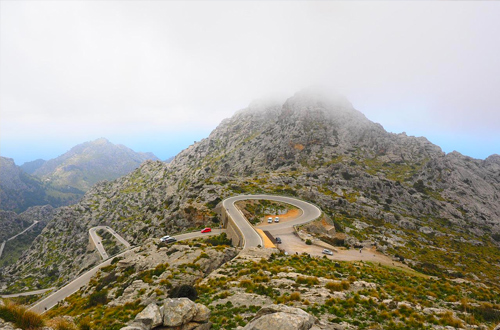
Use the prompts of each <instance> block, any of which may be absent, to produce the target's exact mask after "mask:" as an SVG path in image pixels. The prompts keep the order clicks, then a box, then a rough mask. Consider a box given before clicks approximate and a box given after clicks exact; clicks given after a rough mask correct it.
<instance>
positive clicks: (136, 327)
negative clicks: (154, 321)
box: [120, 322, 151, 330]
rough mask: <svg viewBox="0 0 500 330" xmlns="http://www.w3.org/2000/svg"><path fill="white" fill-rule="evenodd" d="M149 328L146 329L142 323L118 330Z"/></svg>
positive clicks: (144, 329) (142, 329) (143, 329)
mask: <svg viewBox="0 0 500 330" xmlns="http://www.w3.org/2000/svg"><path fill="white" fill-rule="evenodd" d="M149 329H151V328H148V327H146V326H145V325H144V324H143V323H135V322H134V323H132V324H130V325H127V326H126V327H123V328H121V329H120V330H149Z"/></svg>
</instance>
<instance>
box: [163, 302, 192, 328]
mask: <svg viewBox="0 0 500 330" xmlns="http://www.w3.org/2000/svg"><path fill="white" fill-rule="evenodd" d="M163 308H164V309H163V313H164V314H163V325H164V326H167V327H178V326H181V325H184V324H187V323H189V322H190V321H191V320H193V318H194V316H195V315H196V312H197V309H196V303H194V302H192V301H191V300H189V299H188V298H178V299H167V300H165V302H164V304H163Z"/></svg>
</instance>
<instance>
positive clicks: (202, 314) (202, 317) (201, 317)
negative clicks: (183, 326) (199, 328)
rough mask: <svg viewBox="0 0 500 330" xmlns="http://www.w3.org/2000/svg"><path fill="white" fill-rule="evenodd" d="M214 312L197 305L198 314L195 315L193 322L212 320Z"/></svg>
mask: <svg viewBox="0 0 500 330" xmlns="http://www.w3.org/2000/svg"><path fill="white" fill-rule="evenodd" d="M211 313H212V312H211V311H210V309H209V308H208V307H207V306H205V305H202V304H196V314H195V315H194V318H193V321H195V322H207V321H208V319H209V318H210V314H211Z"/></svg>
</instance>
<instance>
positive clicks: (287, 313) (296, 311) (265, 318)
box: [243, 305, 317, 330]
mask: <svg viewBox="0 0 500 330" xmlns="http://www.w3.org/2000/svg"><path fill="white" fill-rule="evenodd" d="M316 321H317V320H316V318H315V317H314V316H312V315H310V314H308V313H306V312H305V311H303V310H302V309H300V308H294V307H290V306H286V305H269V306H264V307H262V308H261V309H260V310H259V311H258V312H257V314H256V315H255V317H254V318H253V320H252V321H251V322H250V323H248V324H247V325H246V326H245V327H244V328H243V329H244V330H267V329H273V330H309V329H310V328H311V327H312V326H313V325H314V323H316Z"/></svg>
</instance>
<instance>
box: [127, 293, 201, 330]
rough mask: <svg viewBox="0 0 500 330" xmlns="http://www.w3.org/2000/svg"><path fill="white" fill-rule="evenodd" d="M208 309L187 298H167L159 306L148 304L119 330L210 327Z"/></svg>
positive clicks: (189, 329) (195, 329)
mask: <svg viewBox="0 0 500 330" xmlns="http://www.w3.org/2000/svg"><path fill="white" fill-rule="evenodd" d="M209 318H210V310H209V309H208V308H207V307H206V306H204V305H202V304H198V303H195V302H192V301H191V300H189V299H188V298H176V299H167V300H165V302H164V303H163V306H162V308H159V307H158V306H157V305H156V304H155V303H151V304H149V305H148V306H147V307H146V308H145V309H144V310H143V311H142V312H140V313H139V314H137V316H136V317H135V319H134V321H133V322H132V323H131V324H129V325H128V326H126V327H124V328H122V329H121V330H151V329H155V328H158V327H161V329H165V330H167V329H176V330H206V329H210V326H211V325H210V323H209V322H208V320H209Z"/></svg>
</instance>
